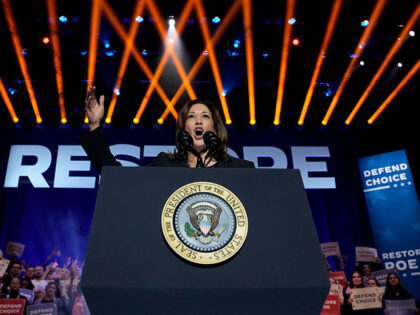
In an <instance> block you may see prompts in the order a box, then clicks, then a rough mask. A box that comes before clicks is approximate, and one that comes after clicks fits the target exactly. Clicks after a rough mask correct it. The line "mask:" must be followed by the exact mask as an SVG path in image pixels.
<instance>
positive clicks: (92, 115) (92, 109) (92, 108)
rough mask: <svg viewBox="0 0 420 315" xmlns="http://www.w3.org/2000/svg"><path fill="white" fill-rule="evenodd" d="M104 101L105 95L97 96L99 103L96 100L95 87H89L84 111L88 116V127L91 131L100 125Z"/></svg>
mask: <svg viewBox="0 0 420 315" xmlns="http://www.w3.org/2000/svg"><path fill="white" fill-rule="evenodd" d="M104 102H105V97H104V96H103V95H101V96H100V97H99V103H98V101H97V100H96V87H95V86H91V87H89V90H88V92H87V93H86V98H85V111H86V114H87V116H88V118H89V129H90V130H91V131H92V130H94V129H96V128H97V127H99V126H100V124H101V120H102V118H104Z"/></svg>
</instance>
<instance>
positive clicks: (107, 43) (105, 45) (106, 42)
mask: <svg viewBox="0 0 420 315" xmlns="http://www.w3.org/2000/svg"><path fill="white" fill-rule="evenodd" d="M104 47H105V48H109V47H111V44H110V42H109V41H107V40H105V41H104Z"/></svg>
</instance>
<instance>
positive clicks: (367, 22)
mask: <svg viewBox="0 0 420 315" xmlns="http://www.w3.org/2000/svg"><path fill="white" fill-rule="evenodd" d="M360 25H362V26H363V27H366V26H368V25H369V20H363V21H362V22H361V23H360Z"/></svg>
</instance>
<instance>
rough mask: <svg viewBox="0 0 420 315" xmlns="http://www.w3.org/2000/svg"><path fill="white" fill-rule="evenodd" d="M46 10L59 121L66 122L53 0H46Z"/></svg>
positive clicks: (55, 11) (55, 7)
mask: <svg viewBox="0 0 420 315" xmlns="http://www.w3.org/2000/svg"><path fill="white" fill-rule="evenodd" d="M46 1H47V10H48V24H49V25H50V37H51V44H52V49H53V53H54V59H53V60H54V68H55V81H56V83H57V92H58V103H59V104H60V116H61V123H63V124H65V123H66V122H67V118H66V109H65V106H64V90H63V72H62V70H61V51H60V40H59V38H58V23H57V4H56V2H55V0H46Z"/></svg>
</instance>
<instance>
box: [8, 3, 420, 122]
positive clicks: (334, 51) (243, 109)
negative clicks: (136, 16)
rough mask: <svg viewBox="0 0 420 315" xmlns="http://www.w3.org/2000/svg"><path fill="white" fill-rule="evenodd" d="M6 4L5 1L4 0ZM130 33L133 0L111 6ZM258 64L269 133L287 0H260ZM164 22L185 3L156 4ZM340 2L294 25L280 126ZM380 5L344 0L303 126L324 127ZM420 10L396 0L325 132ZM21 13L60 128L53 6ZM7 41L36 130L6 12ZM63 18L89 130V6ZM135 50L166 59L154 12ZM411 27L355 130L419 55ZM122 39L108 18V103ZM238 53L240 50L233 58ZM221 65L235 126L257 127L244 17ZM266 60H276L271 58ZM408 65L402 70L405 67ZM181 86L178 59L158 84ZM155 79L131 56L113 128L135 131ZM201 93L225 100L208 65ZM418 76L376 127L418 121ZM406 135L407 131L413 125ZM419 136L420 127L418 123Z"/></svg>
mask: <svg viewBox="0 0 420 315" xmlns="http://www.w3.org/2000/svg"><path fill="white" fill-rule="evenodd" d="M3 1H4V0H3ZM108 2H109V3H110V5H111V6H112V8H113V9H114V10H115V12H116V14H117V15H118V17H119V19H120V21H121V22H122V23H123V25H124V27H125V28H126V29H128V28H129V24H130V21H131V19H132V12H133V8H134V6H135V1H133V0H127V1H121V0H119V1H114V0H108ZM252 2H253V3H252V5H253V10H252V14H253V17H252V20H253V29H252V33H253V40H254V66H255V100H256V121H257V125H258V126H259V127H261V128H265V127H270V126H272V123H273V119H274V111H275V101H276V95H277V85H278V77H279V68H280V59H281V58H280V57H281V46H282V38H283V30H284V18H285V10H286V1H267V0H254V1H252ZM156 3H157V5H158V7H159V8H160V10H161V13H162V15H163V17H164V18H168V17H169V16H170V15H174V16H175V17H176V18H177V17H179V15H180V13H181V11H182V8H183V6H184V4H185V1H181V0H177V1H162V0H156ZM203 3H204V6H205V10H206V13H207V17H208V23H209V27H210V30H211V32H212V33H213V32H214V31H215V30H216V29H217V27H219V25H220V24H213V23H212V22H211V19H212V18H213V17H214V16H219V17H220V18H221V19H222V20H223V18H224V16H225V14H226V12H227V11H228V9H229V8H230V7H231V5H232V3H233V1H230V0H224V1H221V0H212V1H203ZM332 4H333V1H331V0H330V1H326V0H319V1H309V0H306V1H303V0H301V1H297V2H296V11H295V17H296V23H295V25H293V30H292V32H293V34H292V36H293V38H299V40H300V45H299V46H297V47H295V46H291V47H290V57H289V62H288V70H287V77H286V84H285V94H284V100H283V108H282V112H281V125H282V126H286V127H291V128H293V127H296V126H297V120H298V118H299V115H300V112H301V109H302V105H303V102H304V100H305V96H306V92H307V89H308V86H309V82H310V79H311V76H312V73H313V70H314V66H315V61H316V58H317V55H318V52H319V50H320V46H321V43H322V39H323V37H324V34H325V30H326V26H327V22H328V18H329V15H330V11H331V7H332ZM375 4H376V1H366V0H345V1H344V2H343V7H342V10H341V13H340V16H339V20H338V23H337V25H336V27H335V30H334V33H333V37H332V40H331V44H330V47H329V50H328V53H327V57H326V58H325V59H324V64H323V67H322V69H321V72H320V76H319V78H318V80H317V81H318V84H317V86H316V89H315V93H314V96H313V98H312V101H311V103H310V107H309V110H308V114H307V117H306V120H305V125H304V127H306V126H308V127H315V128H318V127H320V126H321V120H322V118H323V116H324V115H325V113H326V110H327V108H328V106H329V104H330V102H331V100H332V97H333V95H334V93H335V91H336V89H337V87H338V86H339V84H340V81H341V79H342V78H343V74H344V72H345V69H346V68H347V66H348V64H349V63H350V61H351V58H350V55H351V54H352V52H353V51H354V50H355V48H356V46H357V43H358V41H359V39H360V36H361V35H362V33H363V31H364V28H363V27H362V26H361V21H362V20H364V19H368V18H369V16H370V14H371V12H372V9H373V7H374V6H375ZM417 5H418V1H413V0H404V1H396V0H389V1H388V3H387V4H386V7H385V9H384V12H383V14H382V16H381V17H380V19H379V22H378V24H377V26H376V27H375V29H374V31H373V34H372V36H371V38H370V41H369V43H368V45H367V47H366V49H365V51H364V52H363V54H362V55H361V56H360V60H363V61H364V62H365V65H364V66H360V65H359V63H358V62H357V63H356V65H357V66H356V69H355V70H354V72H353V74H352V76H351V78H350V80H349V82H348V84H347V86H346V87H345V89H344V92H343V94H342V96H341V98H340V100H339V102H338V104H337V107H336V110H335V111H334V112H333V115H332V116H331V119H330V122H329V124H328V126H327V128H342V127H343V126H344V120H345V119H346V117H347V116H348V115H349V113H350V112H351V110H352V109H353V107H354V105H355V104H356V102H357V101H358V99H359V98H360V96H361V95H362V93H363V92H364V90H365V89H366V87H367V85H368V83H369V82H370V80H371V79H372V77H373V75H374V74H375V72H376V70H377V69H378V68H379V66H380V64H381V63H382V61H383V60H384V57H385V56H386V54H387V53H388V51H389V49H390V47H391V46H392V44H393V43H394V41H395V40H396V39H397V37H398V34H399V33H400V32H401V30H402V27H401V26H402V25H404V24H405V23H406V22H407V20H408V19H409V17H410V15H411V14H412V13H413V11H414V9H415V8H416V6H417ZM12 8H13V13H14V16H15V19H16V24H17V27H18V32H19V36H20V39H21V42H22V46H23V48H24V49H26V52H27V53H26V55H25V59H26V62H27V65H28V70H29V74H30V77H31V80H32V84H33V86H34V90H35V95H36V99H37V102H38V105H39V107H40V112H41V116H42V118H43V123H44V124H46V125H59V124H60V111H59V105H58V94H57V87H56V81H55V71H54V65H53V52H52V49H51V44H48V45H44V44H43V43H42V37H43V36H48V35H49V25H48V17H47V8H46V4H45V2H44V1H40V0H39V1H33V0H13V1H12ZM0 11H2V12H0V39H1V43H2V45H1V49H0V53H1V62H0V77H1V78H2V80H3V83H4V84H5V86H6V88H7V89H11V90H10V91H13V90H14V91H15V93H14V94H13V95H9V97H10V99H11V102H12V104H13V106H14V108H15V111H16V113H17V115H18V117H19V119H20V123H22V124H23V125H28V126H30V125H34V124H35V116H34V114H33V110H32V107H31V104H30V101H29V97H28V93H27V91H26V87H25V84H24V82H23V77H22V73H21V71H20V68H19V64H18V61H17V58H16V54H15V51H14V49H13V45H12V40H11V36H10V33H9V30H8V27H7V23H6V20H5V16H4V13H3V9H0ZM57 11H58V16H61V15H64V16H66V17H67V19H68V20H67V22H66V23H59V38H60V46H61V61H62V73H63V80H64V98H65V108H66V113H67V117H68V123H69V124H70V125H75V126H78V125H81V124H82V123H83V118H84V112H83V107H84V102H83V101H84V93H85V90H86V79H87V65H88V54H85V55H83V54H81V52H82V51H83V50H87V49H88V47H89V32H90V11H91V1H82V0H73V1H58V2H57ZM143 16H144V21H143V22H142V24H141V27H140V30H139V33H138V36H137V38H136V46H137V48H138V49H139V51H142V50H143V49H146V50H147V51H148V55H146V56H144V58H145V60H146V62H147V63H148V65H149V67H150V68H151V69H152V70H154V69H155V68H156V66H157V63H158V61H159V60H160V58H161V56H162V53H163V46H162V42H161V40H160V38H159V36H158V33H157V31H156V28H155V25H154V23H153V21H151V20H150V19H149V17H150V14H149V13H148V12H147V13H145V14H144V15H143ZM191 18H193V19H192V20H190V21H189V23H188V24H187V27H186V28H185V31H184V32H183V34H182V35H181V40H182V47H183V48H182V51H181V53H180V58H181V59H182V61H183V64H184V67H185V69H186V71H187V72H188V70H189V69H190V67H191V64H192V63H193V62H194V61H195V60H196V59H197V58H198V56H199V55H200V54H201V52H202V50H203V48H204V42H203V39H202V35H201V32H200V29H199V26H198V24H197V21H198V20H197V18H196V16H195V15H194V16H191ZM413 31H415V32H416V36H414V37H409V38H407V40H406V41H405V43H404V44H403V45H402V47H401V49H400V50H399V51H398V53H397V54H396V55H395V57H394V58H393V59H392V61H391V63H390V65H389V66H388V67H387V69H386V71H385V73H384V75H383V76H382V78H381V79H380V80H379V82H378V84H377V85H376V86H375V88H374V89H373V91H372V93H371V95H370V96H369V97H368V99H367V100H366V102H365V103H364V105H363V106H362V108H361V110H360V112H359V113H358V114H357V115H356V117H355V119H354V120H353V122H352V124H351V126H350V128H357V129H360V130H361V129H363V128H365V126H366V121H367V119H368V118H369V117H370V115H372V114H373V112H374V111H375V110H376V109H377V108H378V107H379V105H380V104H381V103H382V102H383V101H384V100H385V99H386V97H387V96H388V95H389V94H390V93H391V92H392V90H393V89H394V88H395V87H396V86H397V85H398V83H399V82H400V81H401V80H402V78H403V77H404V76H405V75H406V74H407V73H408V71H409V70H410V69H411V67H412V66H413V65H414V64H415V63H416V62H417V60H418V58H419V56H420V45H419V36H420V29H419V24H418V22H417V23H416V25H415V27H414V28H413ZM236 39H238V40H240V42H241V43H240V45H239V47H238V48H237V49H235V48H234V47H233V42H234V40H236ZM105 40H108V41H109V43H110V45H111V47H110V48H109V49H108V50H111V51H114V50H115V53H114V55H113V56H107V55H106V54H105V52H106V49H105V47H104V44H103V43H104V41H105ZM123 50H124V43H123V42H122V41H121V40H120V38H119V37H118V36H117V34H116V33H115V31H114V30H113V28H112V26H111V24H110V23H109V21H108V20H107V19H106V18H105V17H104V16H103V17H102V23H101V29H100V35H99V47H98V59H97V65H96V75H95V84H96V86H97V89H98V93H101V94H104V95H105V97H106V100H108V101H109V100H110V98H111V96H112V90H113V86H114V84H115V80H116V76H117V73H118V68H119V64H120V60H121V56H122V53H123ZM232 52H235V53H234V54H237V55H236V56H232ZM216 53H217V60H218V64H219V67H220V72H221V77H222V81H223V85H224V86H225V88H226V89H227V90H228V93H227V95H226V99H227V103H228V105H229V111H230V113H231V117H232V120H233V124H234V125H236V126H246V125H248V123H249V110H248V86H247V73H246V58H245V45H244V30H243V19H242V13H241V12H240V13H239V15H238V16H237V17H236V18H235V19H234V21H233V23H232V24H231V25H230V27H229V28H228V30H227V31H226V32H225V33H224V34H223V36H222V38H221V40H220V41H219V43H218V44H217V46H216ZM263 54H268V55H267V56H266V57H264V55H263ZM398 62H401V63H402V64H403V66H402V67H401V68H399V67H397V63H398ZM180 82H181V80H180V79H179V76H178V75H177V74H176V72H175V70H174V68H173V65H172V63H169V64H168V66H167V68H166V69H165V71H164V73H163V75H162V78H161V80H160V84H161V85H162V87H163V89H164V90H165V92H166V93H167V95H168V96H169V97H171V96H172V95H173V94H174V93H175V91H176V90H177V88H178V86H179V84H180ZM148 85H149V82H148V80H147V77H146V76H145V74H144V73H143V71H142V70H141V69H140V68H139V67H138V65H137V64H136V63H135V62H134V61H133V60H132V59H131V60H130V61H129V64H128V69H127V72H126V74H125V76H124V80H123V83H122V86H121V94H120V96H119V97H118V101H117V105H116V109H115V114H114V117H113V120H112V124H113V125H128V124H130V123H131V122H132V119H133V117H134V115H135V113H136V111H137V109H138V106H139V104H140V102H141V100H142V97H143V96H144V94H145V92H146V90H147V87H148ZM192 85H193V88H194V90H195V92H196V94H197V95H198V96H199V97H200V98H202V99H210V100H212V101H214V102H215V103H217V104H220V101H219V97H218V94H217V90H216V86H215V84H214V79H213V75H212V71H211V68H210V66H209V64H208V62H207V61H206V63H205V64H204V66H203V68H202V69H201V70H200V72H199V73H198V75H197V76H196V77H195V78H194V80H193V81H192ZM418 88H419V74H417V76H415V77H413V79H412V80H411V81H410V82H409V83H408V84H407V85H406V86H405V87H404V88H403V89H402V90H401V92H400V93H399V94H398V95H397V96H396V98H395V99H394V100H393V101H392V102H391V104H390V105H389V106H388V108H387V109H386V110H385V111H384V112H383V113H382V115H381V116H379V118H378V119H377V121H375V123H374V125H375V126H381V128H384V129H387V128H392V129H395V130H396V129H400V128H407V126H412V125H415V123H416V117H417V116H416V115H417V111H416V108H417V107H418V106H419V103H420V102H419V99H418V95H419V94H418ZM186 100H188V95H187V94H186V93H184V95H183V97H182V98H181V99H180V101H179V102H178V103H177V104H176V108H177V109H179V107H180V106H181V105H182V104H183V103H184V102H185V101H186ZM164 109H165V105H164V103H163V102H162V101H161V99H160V97H159V96H158V95H157V94H156V93H154V94H153V96H152V98H151V99H150V102H149V104H148V106H147V107H146V110H145V112H144V115H143V116H142V118H141V120H140V124H141V125H143V126H151V125H152V124H155V123H156V120H157V119H158V118H159V117H160V115H161V114H162V113H163V111H164ZM0 117H1V118H0V124H1V125H2V126H12V125H13V122H12V120H11V118H10V115H9V113H8V112H7V109H6V107H5V106H4V104H3V100H1V101H0ZM173 121H174V120H173V118H172V117H171V116H168V119H167V120H166V121H165V123H164V124H167V125H172V124H173ZM407 130H408V129H407ZM413 130H415V128H414V127H413Z"/></svg>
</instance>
